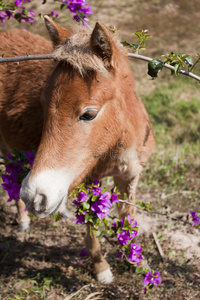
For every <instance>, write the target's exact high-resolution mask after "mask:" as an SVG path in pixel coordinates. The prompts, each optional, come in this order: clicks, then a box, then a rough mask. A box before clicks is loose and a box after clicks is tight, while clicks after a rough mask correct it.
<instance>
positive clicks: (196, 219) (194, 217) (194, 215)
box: [190, 210, 200, 226]
mask: <svg viewBox="0 0 200 300" xmlns="http://www.w3.org/2000/svg"><path fill="white" fill-rule="evenodd" d="M190 214H191V216H192V222H193V223H192V226H194V225H195V224H199V225H200V218H199V217H198V216H197V212H196V211H193V210H191V211H190Z"/></svg>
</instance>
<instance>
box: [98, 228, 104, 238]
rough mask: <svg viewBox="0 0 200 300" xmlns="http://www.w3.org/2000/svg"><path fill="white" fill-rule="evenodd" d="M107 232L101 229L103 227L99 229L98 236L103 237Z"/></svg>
mask: <svg viewBox="0 0 200 300" xmlns="http://www.w3.org/2000/svg"><path fill="white" fill-rule="evenodd" d="M104 234H105V231H103V230H101V229H98V231H97V237H101V236H103V235H104Z"/></svg>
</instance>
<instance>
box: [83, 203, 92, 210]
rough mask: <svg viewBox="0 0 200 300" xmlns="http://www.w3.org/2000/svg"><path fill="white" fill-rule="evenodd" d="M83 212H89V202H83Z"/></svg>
mask: <svg viewBox="0 0 200 300" xmlns="http://www.w3.org/2000/svg"><path fill="white" fill-rule="evenodd" d="M82 205H83V210H88V209H89V208H90V204H89V203H87V202H82Z"/></svg>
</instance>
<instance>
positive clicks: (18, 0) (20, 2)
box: [14, 0, 22, 6]
mask: <svg viewBox="0 0 200 300" xmlns="http://www.w3.org/2000/svg"><path fill="white" fill-rule="evenodd" d="M14 3H15V5H16V6H22V0H16V1H15V2H14Z"/></svg>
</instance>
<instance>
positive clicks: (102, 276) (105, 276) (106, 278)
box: [96, 269, 114, 284]
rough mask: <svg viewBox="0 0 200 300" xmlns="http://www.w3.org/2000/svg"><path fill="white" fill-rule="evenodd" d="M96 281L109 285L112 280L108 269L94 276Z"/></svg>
mask: <svg viewBox="0 0 200 300" xmlns="http://www.w3.org/2000/svg"><path fill="white" fill-rule="evenodd" d="M96 277H97V280H98V281H99V282H101V283H103V284H109V283H111V282H112V281H113V280H114V277H113V274H112V272H111V271H110V269H107V270H105V271H103V272H101V273H98V274H96Z"/></svg>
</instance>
